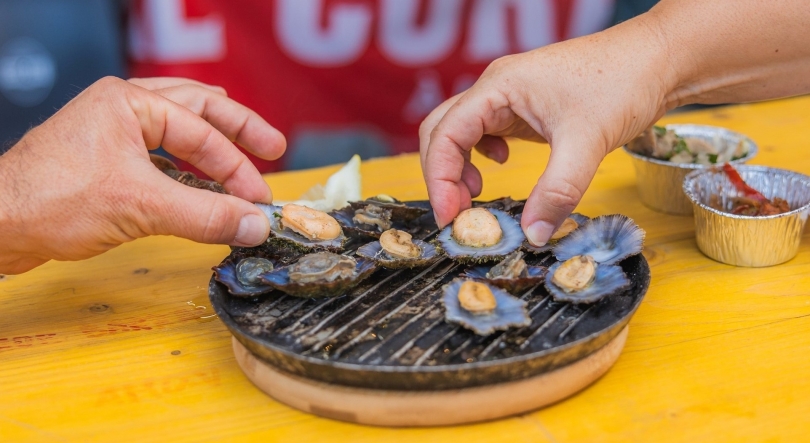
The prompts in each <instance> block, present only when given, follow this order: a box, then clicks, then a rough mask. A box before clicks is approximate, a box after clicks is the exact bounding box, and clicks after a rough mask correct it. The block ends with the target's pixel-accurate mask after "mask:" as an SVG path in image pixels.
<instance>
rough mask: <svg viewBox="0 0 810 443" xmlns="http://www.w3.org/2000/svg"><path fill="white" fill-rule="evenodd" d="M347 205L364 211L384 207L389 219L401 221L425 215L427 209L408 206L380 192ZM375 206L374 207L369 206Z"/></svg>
mask: <svg viewBox="0 0 810 443" xmlns="http://www.w3.org/2000/svg"><path fill="white" fill-rule="evenodd" d="M349 205H351V207H352V208H353V209H354V210H355V211H357V210H358V209H363V210H365V211H367V212H368V211H372V212H374V211H378V210H379V209H385V210H388V211H391V216H390V217H391V220H394V221H402V222H410V221H413V220H416V219H417V218H419V217H421V216H423V215H425V214H426V213H427V212H428V210H427V209H425V208H419V207H416V206H409V205H406V204H405V203H403V202H401V201H399V200H397V199H395V198H394V197H391V196H390V195H385V194H380V195H377V196H375V197H371V198H367V199H365V200H363V201H353V202H349ZM369 206H371V207H375V208H376V209H373V208H369Z"/></svg>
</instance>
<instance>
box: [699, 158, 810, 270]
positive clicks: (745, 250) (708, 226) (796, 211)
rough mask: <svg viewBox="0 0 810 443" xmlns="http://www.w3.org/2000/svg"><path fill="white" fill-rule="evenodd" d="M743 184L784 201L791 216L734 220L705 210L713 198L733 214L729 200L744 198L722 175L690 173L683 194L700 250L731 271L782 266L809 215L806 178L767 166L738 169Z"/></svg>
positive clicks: (738, 217)
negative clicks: (688, 203)
mask: <svg viewBox="0 0 810 443" xmlns="http://www.w3.org/2000/svg"><path fill="white" fill-rule="evenodd" d="M736 169H737V170H738V171H739V172H740V175H741V176H742V178H743V180H745V182H746V183H748V184H749V185H751V186H752V187H753V188H754V189H756V190H758V191H759V192H760V193H762V194H763V195H764V196H765V197H768V198H769V199H773V198H774V197H780V198H783V199H785V200H787V202H788V204H789V205H790V207H791V208H793V210H791V211H790V212H786V213H784V214H779V215H769V216H763V217H753V216H745V215H734V214H730V213H727V212H722V211H718V210H717V209H713V208H711V207H709V199H710V198H711V195H712V194H716V195H718V196H720V202H721V204H722V206H723V208H724V209H726V210H731V207H732V205H733V202H732V201H731V199H732V197H738V196H741V195H742V194H741V193H740V192H738V191H737V189H736V188H735V187H734V185H732V184H731V181H729V179H728V176H726V174H724V173H723V172H722V171H720V170H704V171H694V172H691V173H690V174H689V175H687V176H686V179H685V180H684V183H683V191H684V194H685V195H686V196H687V197H688V198H689V200H690V201H691V203H692V204H693V206H694V210H695V236H696V238H697V245H698V248H699V249H700V250H701V251H702V252H703V253H704V254H706V255H707V256H708V257H709V258H712V259H714V260H717V261H719V262H722V263H727V264H729V265H735V266H751V267H760V266H772V265H778V264H779V263H784V262H786V261H788V260H790V259H791V258H793V257H794V256H796V253H797V252H798V250H799V243H800V242H801V238H802V232H803V231H804V225H805V223H806V222H807V214H808V210H809V209H810V177H807V176H806V175H803V174H799V173H797V172H791V171H786V170H783V169H776V168H768V167H765V166H746V165H743V166H737V167H736Z"/></svg>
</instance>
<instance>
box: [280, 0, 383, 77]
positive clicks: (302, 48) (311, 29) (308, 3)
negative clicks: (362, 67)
mask: <svg viewBox="0 0 810 443" xmlns="http://www.w3.org/2000/svg"><path fill="white" fill-rule="evenodd" d="M276 5H277V11H276V14H275V17H276V31H277V33H278V40H279V44H280V46H281V48H282V49H283V50H284V51H285V52H286V53H287V54H288V55H289V56H290V57H292V58H294V59H296V60H297V61H299V62H301V63H303V64H307V65H310V66H318V67H332V66H345V65H348V64H350V63H352V62H353V61H355V60H356V59H357V58H359V57H360V56H361V55H362V54H363V52H364V51H365V50H366V48H367V47H368V44H369V41H370V39H371V21H372V12H371V10H370V8H369V7H368V6H365V5H356V4H355V5H352V4H346V5H335V6H334V7H332V8H331V11H330V15H329V19H328V20H327V23H329V27H328V28H325V29H324V28H323V27H322V26H321V25H320V22H321V13H322V11H323V8H324V7H323V0H278V1H277V2H276Z"/></svg>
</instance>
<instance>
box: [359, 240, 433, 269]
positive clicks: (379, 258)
mask: <svg viewBox="0 0 810 443" xmlns="http://www.w3.org/2000/svg"><path fill="white" fill-rule="evenodd" d="M413 243H414V244H415V245H416V246H419V249H421V251H422V253H421V255H420V256H419V257H416V258H393V257H391V256H390V255H388V254H386V252H385V251H384V250H383V248H382V246H381V245H380V242H379V241H375V242H371V243H368V244H365V245H363V246H361V247H360V248H358V249H357V255H358V256H360V257H365V258H368V259H370V260H373V261H374V262H376V263H377V264H379V265H380V266H382V267H384V268H388V269H402V268H417V267H422V266H427V265H428V264H430V263H432V262H433V261H435V260H436V258H438V257H439V251H438V250H437V249H436V247H435V246H433V245H431V244H430V243H427V242H424V241H422V240H413Z"/></svg>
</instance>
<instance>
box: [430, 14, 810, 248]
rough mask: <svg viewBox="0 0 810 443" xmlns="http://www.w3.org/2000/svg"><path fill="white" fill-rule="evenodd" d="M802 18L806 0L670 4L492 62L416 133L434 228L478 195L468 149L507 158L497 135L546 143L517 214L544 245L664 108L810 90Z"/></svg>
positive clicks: (807, 35)
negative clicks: (547, 151)
mask: <svg viewBox="0 0 810 443" xmlns="http://www.w3.org/2000/svg"><path fill="white" fill-rule="evenodd" d="M807 23H810V6H809V5H808V4H807V2H806V1H803V0H780V1H773V2H768V1H760V0H712V1H704V0H663V1H662V2H661V3H659V5H658V6H656V7H655V8H653V10H651V11H650V12H649V13H647V14H643V15H641V16H639V17H636V18H635V19H632V20H629V21H627V22H625V23H622V24H620V25H618V26H615V27H613V28H611V29H608V30H606V31H603V32H600V33H597V34H594V35H590V36H586V37H582V38H578V39H574V40H569V41H566V42H562V43H558V44H555V45H550V46H547V47H544V48H540V49H536V50H533V51H530V52H526V53H523V54H517V55H513V56H507V57H503V58H501V59H499V60H496V61H495V62H493V63H492V64H491V65H490V66H489V67H488V68H487V70H486V71H485V72H484V74H483V75H482V76H481V78H480V79H479V80H478V81H477V82H476V84H475V85H473V87H471V88H470V89H469V90H468V91H466V92H465V93H462V94H459V95H458V96H456V97H453V98H452V99H450V100H448V101H447V102H445V103H444V104H442V105H441V106H439V107H438V108H437V109H436V110H435V111H434V112H433V113H431V115H430V116H428V117H427V118H426V119H425V121H424V122H423V123H422V127H421V128H420V146H421V155H422V166H423V172H424V175H425V180H426V182H427V186H428V193H429V195H430V199H431V202H432V203H433V207H434V208H436V218H437V221H438V223H439V224H440V225H445V224H447V223H449V222H450V221H451V220H452V219H453V218H454V217H455V216H456V215H457V214H458V212H459V211H460V210H462V209H464V208H466V207H468V206H469V205H470V198H471V197H475V196H476V195H478V194H479V193H480V192H481V188H482V186H483V183H482V181H481V175H480V173H479V172H478V170H477V168H475V166H474V165H472V164H471V163H470V160H469V159H470V156H469V152H470V150H471V149H472V148H473V147H475V148H476V149H477V150H479V151H481V152H482V153H483V154H484V155H486V156H487V157H489V158H491V159H493V160H496V161H499V162H503V161H506V159H507V158H508V148H507V146H506V143H505V142H504V141H503V139H502V137H505V136H514V137H520V138H524V139H529V140H536V141H548V142H549V144H550V145H551V157H550V160H549V165H548V167H547V169H546V171H544V172H543V174H542V175H541V176H540V179H539V180H538V182H537V185H536V186H535V188H534V189H533V190H532V193H531V195H530V196H529V199H528V202H527V205H526V209H525V211H524V217H523V218H522V226H523V229H524V231H525V232H526V235H527V237H528V238H529V240H530V241H531V242H532V243H534V244H538V245H539V244H544V243H545V242H546V241H547V240H548V238H549V237H550V236H551V234H552V233H553V231H554V230H555V229H556V227H557V226H559V225H560V223H561V222H562V220H563V219H564V218H565V217H566V216H567V215H568V214H569V213H570V212H571V211H572V210H573V209H574V208H575V207H576V205H577V204H578V203H579V201H580V199H581V198H582V195H583V193H584V192H585V191H586V190H587V188H588V185H589V184H590V182H591V180H592V179H593V176H594V174H595V172H596V169H597V167H598V166H599V163H600V162H601V161H602V159H603V158H604V157H605V155H606V154H607V153H609V152H610V151H611V150H613V149H615V148H616V147H618V146H621V145H622V144H624V143H626V142H627V141H629V140H630V139H631V138H632V137H634V136H635V135H637V134H638V133H639V132H641V131H642V130H643V129H645V128H646V127H648V126H649V125H651V124H652V123H654V122H655V121H656V120H657V119H659V118H660V117H661V116H662V115H663V114H664V113H665V112H666V111H667V110H668V109H671V108H673V107H675V106H679V105H684V104H688V103H722V102H739V101H753V100H761V99H765V98H773V97H782V96H787V95H794V94H799V93H804V92H810V45H808V44H807V42H808V41H810V26H807ZM538 172H540V171H538Z"/></svg>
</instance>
